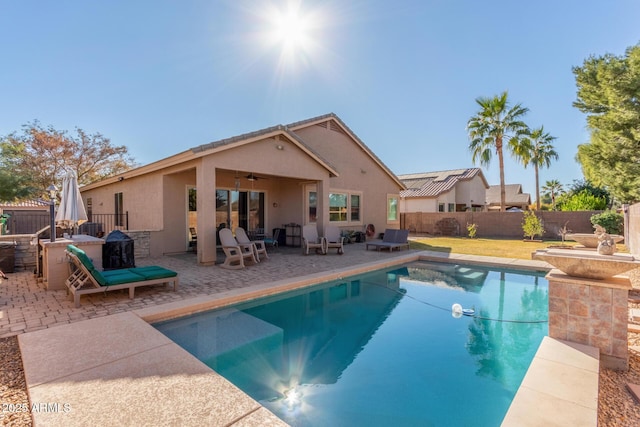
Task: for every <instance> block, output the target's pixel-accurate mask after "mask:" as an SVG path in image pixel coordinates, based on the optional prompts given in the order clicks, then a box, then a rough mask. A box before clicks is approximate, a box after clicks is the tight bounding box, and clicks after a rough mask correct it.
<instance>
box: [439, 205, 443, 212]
mask: <svg viewBox="0 0 640 427" xmlns="http://www.w3.org/2000/svg"><path fill="white" fill-rule="evenodd" d="M438 212H444V203H438Z"/></svg>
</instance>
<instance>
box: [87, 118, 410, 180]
mask: <svg viewBox="0 0 640 427" xmlns="http://www.w3.org/2000/svg"><path fill="white" fill-rule="evenodd" d="M322 121H325V122H326V121H331V126H332V128H333V127H334V126H338V127H339V128H341V129H342V131H343V132H344V133H345V134H347V135H348V136H349V137H351V138H352V139H353V141H354V142H355V143H356V144H358V145H359V146H360V147H361V148H362V150H363V151H364V152H365V153H366V154H367V155H368V156H370V157H371V158H372V159H373V160H374V161H375V162H376V163H377V164H378V165H379V166H380V167H381V168H382V169H383V170H384V171H385V172H386V173H387V174H388V175H389V176H390V177H391V178H392V179H393V180H394V181H395V182H396V183H397V184H398V185H399V186H400V187H402V188H404V184H403V183H402V181H400V180H399V179H398V177H397V176H396V175H395V174H394V173H393V172H391V170H390V169H389V168H388V167H387V166H386V165H385V164H384V163H383V162H382V161H381V160H380V159H379V158H378V157H377V156H376V155H375V154H373V152H372V151H371V150H370V149H369V148H368V147H367V146H366V145H365V144H364V143H363V142H362V141H361V140H360V138H358V137H357V136H356V135H355V134H354V133H353V132H352V131H351V129H349V128H348V127H347V126H346V125H345V124H344V123H343V122H342V120H340V118H338V116H336V115H335V114H334V113H329V114H325V115H322V116H318V117H314V118H311V119H307V120H303V121H299V122H294V123H291V124H289V125H276V126H271V127H268V128H265V129H260V130H257V131H254V132H249V133H245V134H241V135H237V136H233V137H230V138H225V139H220V140H218V141H213V142H210V143H207V144H202V145H199V146H196V147H193V148H191V149H190V150H186V151H183V152H181V153H178V154H175V155H173V156H171V157H167V158H165V159H162V160H159V161H157V162H154V163H150V164H148V165H145V166H141V167H138V168H135V169H131V170H129V171H127V172H124V173H122V174H120V175H116V176H114V177H111V178H107V179H105V180H103V181H100V182H97V183H93V184H89V185H86V186H84V187H83V188H82V189H83V190H89V189H93V188H96V187H100V186H102V185H106V184H110V183H113V182H116V181H118V180H119V179H121V178H132V177H134V176H139V175H143V174H146V173H150V172H154V171H158V170H160V169H163V168H166V167H168V166H173V165H177V164H180V163H183V162H185V161H189V160H193V159H196V158H199V157H202V156H205V155H209V154H212V153H215V152H219V151H224V150H227V149H230V148H234V147H239V146H242V145H245V144H250V143H252V142H256V141H260V140H264V139H266V138H276V139H278V138H286V139H287V140H289V141H290V142H291V143H293V144H295V145H297V146H298V147H299V148H300V149H301V150H302V151H304V152H305V153H307V154H308V155H309V156H310V157H311V158H312V159H314V160H315V161H317V162H318V163H319V164H320V165H322V166H323V167H324V168H325V169H326V170H327V171H328V172H329V174H330V175H331V176H339V172H338V171H337V169H336V168H335V167H334V166H333V165H332V164H331V163H330V162H329V161H328V160H327V159H325V158H323V157H322V156H321V155H320V154H318V153H317V152H316V151H315V150H313V149H312V148H311V147H310V146H309V145H307V144H306V143H305V142H304V140H303V139H302V138H300V136H298V135H297V134H296V133H295V131H296V130H297V129H301V128H305V127H308V126H313V125H315V124H317V123H319V122H322Z"/></svg>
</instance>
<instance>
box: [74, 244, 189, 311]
mask: <svg viewBox="0 0 640 427" xmlns="http://www.w3.org/2000/svg"><path fill="white" fill-rule="evenodd" d="M65 252H66V254H67V258H68V259H69V269H70V275H69V278H68V279H67V280H66V281H65V284H66V285H67V289H68V292H70V293H71V294H72V295H73V301H74V304H75V306H76V307H80V296H81V295H86V294H94V293H97V292H107V291H115V290H118V289H129V298H131V299H133V297H134V293H135V288H137V287H138V286H148V285H157V284H163V283H166V284H173V290H174V291H176V290H178V273H176V272H175V271H172V270H168V269H166V268H163V267H159V266H155V265H153V266H148V267H134V268H125V269H120V270H109V271H99V270H98V269H97V268H95V266H94V265H93V262H92V261H91V259H90V258H89V257H88V256H87V254H86V253H85V251H83V250H82V249H80V248H78V247H77V246H74V245H68V246H67V250H66V251H65Z"/></svg>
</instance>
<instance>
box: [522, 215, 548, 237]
mask: <svg viewBox="0 0 640 427" xmlns="http://www.w3.org/2000/svg"><path fill="white" fill-rule="evenodd" d="M522 231H524V235H525V236H526V237H529V238H530V239H531V240H533V238H534V237H535V236H536V235H540V236H542V234H543V233H544V227H543V226H542V221H541V220H540V218H538V217H537V216H536V214H535V213H534V212H533V211H524V219H523V221H522Z"/></svg>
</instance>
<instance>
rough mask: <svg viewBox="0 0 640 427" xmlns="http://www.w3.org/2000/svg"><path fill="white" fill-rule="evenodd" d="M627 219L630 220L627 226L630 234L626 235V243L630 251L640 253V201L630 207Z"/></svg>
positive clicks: (635, 253)
mask: <svg viewBox="0 0 640 427" xmlns="http://www.w3.org/2000/svg"><path fill="white" fill-rule="evenodd" d="M625 219H626V220H627V222H628V224H627V226H626V228H627V230H626V231H627V234H628V235H627V236H625V238H626V240H627V241H625V244H626V245H627V248H628V249H629V252H631V253H632V254H634V255H640V203H636V204H635V205H631V206H629V207H628V212H627V214H626V215H625Z"/></svg>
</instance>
